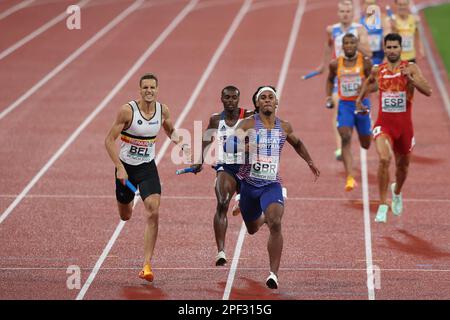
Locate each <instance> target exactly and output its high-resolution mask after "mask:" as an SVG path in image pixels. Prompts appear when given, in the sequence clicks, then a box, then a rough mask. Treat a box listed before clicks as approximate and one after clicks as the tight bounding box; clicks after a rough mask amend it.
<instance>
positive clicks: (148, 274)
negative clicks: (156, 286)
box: [139, 264, 153, 282]
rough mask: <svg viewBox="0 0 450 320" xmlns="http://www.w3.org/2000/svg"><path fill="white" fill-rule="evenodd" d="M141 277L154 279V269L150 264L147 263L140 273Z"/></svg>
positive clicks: (149, 279)
mask: <svg viewBox="0 0 450 320" xmlns="http://www.w3.org/2000/svg"><path fill="white" fill-rule="evenodd" d="M139 278H141V279H144V280H147V281H149V282H152V281H153V271H152V267H151V266H150V264H146V265H145V266H144V268H143V269H142V270H141V272H140V273H139Z"/></svg>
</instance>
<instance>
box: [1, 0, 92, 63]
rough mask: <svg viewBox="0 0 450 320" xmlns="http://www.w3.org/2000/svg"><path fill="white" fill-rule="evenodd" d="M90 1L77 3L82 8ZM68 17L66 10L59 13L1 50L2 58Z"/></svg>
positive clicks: (83, 0)
mask: <svg viewBox="0 0 450 320" xmlns="http://www.w3.org/2000/svg"><path fill="white" fill-rule="evenodd" d="M89 1H90V0H82V1H80V2H78V3H77V4H76V5H77V6H79V7H80V8H81V7H83V6H85V5H86V4H87V3H88V2H89ZM66 17H67V13H66V11H64V12H62V13H61V14H59V15H58V16H56V17H54V18H53V19H52V20H50V21H49V22H47V23H46V24H44V25H42V26H41V27H40V28H38V29H36V30H35V31H33V32H32V33H30V34H29V35H27V36H26V37H24V38H22V39H21V40H19V41H18V42H16V43H15V44H13V45H12V46H10V47H9V48H7V49H5V50H3V51H2V52H0V60H2V59H3V58H5V57H6V56H8V55H10V54H11V53H13V52H14V51H16V50H17V49H19V48H20V47H22V46H23V45H25V44H26V43H28V42H30V41H31V40H33V39H34V38H36V37H37V36H39V35H40V34H41V33H43V32H45V31H47V30H48V29H50V28H51V27H53V26H54V25H55V24H57V23H59V22H61V21H62V20H64V19H65V18H66Z"/></svg>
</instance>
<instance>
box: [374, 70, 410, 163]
mask: <svg viewBox="0 0 450 320" xmlns="http://www.w3.org/2000/svg"><path fill="white" fill-rule="evenodd" d="M407 65H408V61H401V63H400V65H399V66H398V67H397V68H396V69H394V70H393V71H390V70H389V69H388V63H383V64H381V65H380V66H379V69H378V75H377V77H378V88H379V91H380V99H379V106H380V107H379V111H378V119H377V121H376V122H375V125H374V128H373V130H372V132H373V136H374V138H375V139H376V138H377V137H379V136H380V135H381V134H386V135H388V136H389V138H390V139H391V142H392V145H393V148H394V151H395V152H396V153H399V154H408V153H410V152H411V151H412V148H413V147H414V130H413V125H412V119H411V109H412V99H413V92H414V91H413V90H411V89H410V88H408V78H407V77H406V76H405V75H402V73H401V71H400V66H407Z"/></svg>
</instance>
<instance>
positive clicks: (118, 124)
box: [105, 105, 133, 182]
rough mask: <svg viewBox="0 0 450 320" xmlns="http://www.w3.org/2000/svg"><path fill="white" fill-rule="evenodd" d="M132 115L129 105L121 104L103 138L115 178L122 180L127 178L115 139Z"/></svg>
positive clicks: (127, 124) (128, 123)
mask: <svg viewBox="0 0 450 320" xmlns="http://www.w3.org/2000/svg"><path fill="white" fill-rule="evenodd" d="M132 117H133V115H132V111H131V108H130V106H129V105H123V106H122V107H121V108H120V110H119V113H118V114H117V117H116V119H115V120H114V123H113V125H112V127H111V129H110V130H109V132H108V134H107V135H106V138H105V147H106V151H108V154H109V157H110V158H111V160H112V161H113V163H114V165H115V166H116V169H117V179H119V180H122V181H123V182H124V181H125V179H128V175H127V172H126V171H125V168H124V166H123V164H122V162H121V161H120V158H119V153H118V151H117V146H116V140H117V138H118V137H119V135H120V132H122V130H123V129H124V128H127V127H128V126H129V125H130V124H131V120H132Z"/></svg>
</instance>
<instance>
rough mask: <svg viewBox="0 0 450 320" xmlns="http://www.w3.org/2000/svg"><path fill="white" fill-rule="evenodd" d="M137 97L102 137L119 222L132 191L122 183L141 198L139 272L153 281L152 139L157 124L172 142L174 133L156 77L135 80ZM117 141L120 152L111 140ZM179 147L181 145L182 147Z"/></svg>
mask: <svg viewBox="0 0 450 320" xmlns="http://www.w3.org/2000/svg"><path fill="white" fill-rule="evenodd" d="M139 90H140V95H141V98H140V99H139V100H138V101H130V102H129V103H127V104H125V105H123V106H122V107H121V108H120V110H119V112H118V114H117V117H116V119H115V121H114V124H113V126H112V128H111V129H110V131H109V133H108V135H107V136H106V139H105V147H106V150H107V151H108V154H109V156H110V158H111V160H112V161H113V163H114V165H115V167H116V199H117V206H118V208H119V215H120V218H121V219H122V220H123V221H126V220H129V219H130V218H131V214H132V211H133V206H132V202H133V199H134V196H135V194H134V192H132V191H131V190H129V189H128V188H127V187H126V186H125V181H126V180H129V181H130V182H131V183H132V184H133V185H134V186H138V187H139V193H140V196H141V198H142V201H144V206H145V209H146V210H145V213H146V227H145V233H144V266H143V269H142V271H141V272H140V274H139V277H140V278H141V279H145V280H147V281H153V271H152V268H151V265H150V261H151V258H152V256H153V250H154V248H155V243H156V237H157V234H158V216H159V203H160V198H161V184H160V182H159V175H158V170H157V168H156V164H155V160H154V158H155V139H156V135H157V134H158V132H159V130H160V129H161V127H163V129H164V131H165V133H166V134H167V136H168V137H169V138H170V139H171V140H172V141H173V142H174V143H176V144H180V143H181V142H182V139H181V138H180V137H179V136H178V134H177V133H176V131H175V128H174V126H173V124H172V119H171V118H170V115H169V108H168V107H167V106H166V105H165V104H162V103H159V102H158V101H157V100H156V97H157V93H158V79H157V77H156V76H155V75H153V74H150V73H149V74H145V75H143V76H142V77H141V79H140V80H139ZM119 136H120V140H121V144H120V151H119V152H118V151H117V147H116V145H115V141H116V140H117V139H118V138H119ZM182 148H183V147H182Z"/></svg>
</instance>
